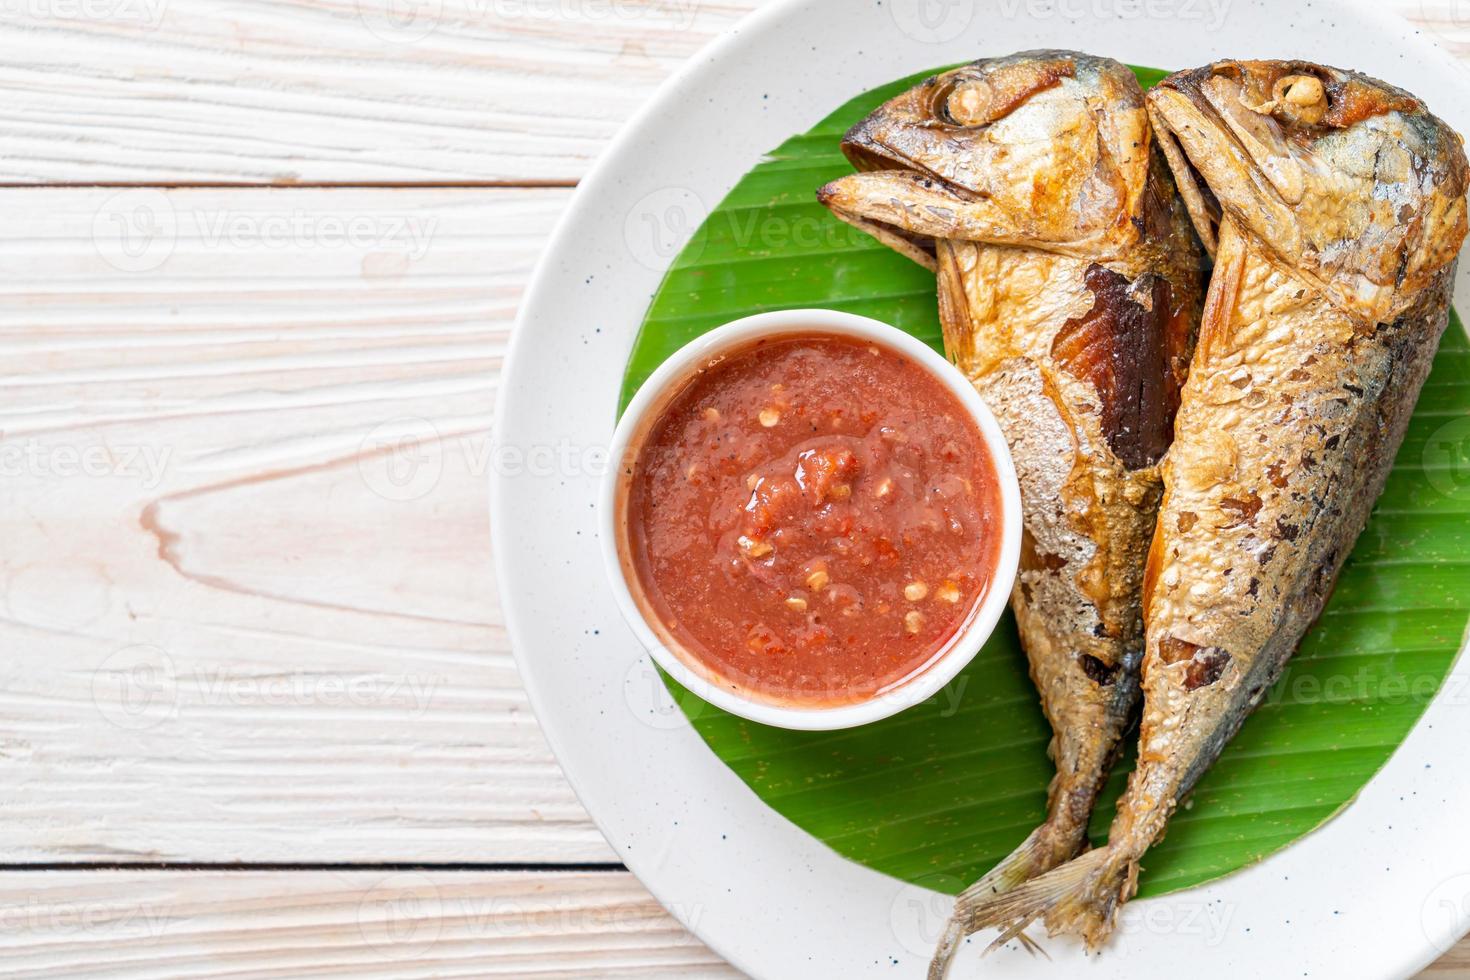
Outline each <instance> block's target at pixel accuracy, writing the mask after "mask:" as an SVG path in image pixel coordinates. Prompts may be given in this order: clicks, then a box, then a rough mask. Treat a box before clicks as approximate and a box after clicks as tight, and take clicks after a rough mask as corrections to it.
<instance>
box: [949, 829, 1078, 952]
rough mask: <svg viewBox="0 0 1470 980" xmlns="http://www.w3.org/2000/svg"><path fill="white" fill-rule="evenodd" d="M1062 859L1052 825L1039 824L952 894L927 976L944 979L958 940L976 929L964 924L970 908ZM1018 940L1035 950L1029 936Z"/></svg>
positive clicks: (1016, 885)
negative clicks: (950, 911) (951, 904)
mask: <svg viewBox="0 0 1470 980" xmlns="http://www.w3.org/2000/svg"><path fill="white" fill-rule="evenodd" d="M1065 859H1066V855H1065V854H1063V855H1062V856H1061V857H1060V858H1058V857H1057V856H1056V843H1055V834H1054V828H1053V827H1052V826H1051V825H1050V824H1042V825H1041V826H1039V827H1037V828H1036V829H1035V830H1033V831H1031V834H1030V836H1028V837H1027V838H1026V839H1025V840H1024V841H1022V842H1021V844H1020V846H1019V847H1017V848H1016V849H1015V850H1014V851H1012V852H1011V853H1010V854H1008V855H1006V856H1005V857H1004V858H1002V859H1001V860H1000V862H999V863H998V864H996V866H995V867H993V868H991V869H990V870H989V871H988V872H986V873H985V875H984V877H982V878H980V879H979V880H978V881H976V882H975V883H974V884H972V885H971V886H970V887H968V888H966V889H965V890H964V891H963V892H961V893H960V894H959V896H958V897H956V898H955V910H954V914H953V915H952V916H951V917H950V920H949V924H948V925H947V926H946V927H945V930H944V935H943V936H942V937H941V938H940V940H939V947H938V949H937V950H936V951H935V953H934V959H933V961H932V962H931V963H930V964H929V980H944V975H945V973H946V972H947V971H948V970H949V963H950V960H952V959H953V958H954V955H955V952H956V951H957V950H958V949H959V946H960V944H961V943H962V942H964V940H965V937H966V936H968V935H970V933H972V932H974V931H975V930H974V929H971V928H967V926H968V924H969V920H970V915H971V910H973V909H975V908H977V907H979V906H981V905H983V904H984V903H985V902H986V901H987V900H989V899H994V898H995V897H996V896H998V895H1003V894H1005V893H1006V892H1009V891H1011V890H1012V889H1015V888H1017V887H1019V886H1020V885H1022V884H1024V883H1025V882H1026V881H1028V880H1030V879H1031V878H1034V877H1035V876H1036V875H1038V874H1041V873H1042V872H1044V871H1047V870H1049V869H1051V868H1052V867H1054V866H1055V865H1056V863H1057V861H1058V860H1065ZM1021 941H1022V945H1024V946H1026V948H1027V949H1028V950H1030V951H1032V952H1037V951H1038V948H1037V947H1036V946H1035V945H1034V944H1033V943H1031V941H1030V938H1029V937H1021Z"/></svg>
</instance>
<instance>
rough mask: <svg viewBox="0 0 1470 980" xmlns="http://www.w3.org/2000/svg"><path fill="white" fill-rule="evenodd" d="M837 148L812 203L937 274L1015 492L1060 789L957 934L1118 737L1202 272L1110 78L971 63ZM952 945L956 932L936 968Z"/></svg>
mask: <svg viewBox="0 0 1470 980" xmlns="http://www.w3.org/2000/svg"><path fill="white" fill-rule="evenodd" d="M842 146H843V150H844V152H845V153H846V154H847V156H848V158H849V159H850V160H851V161H852V163H853V164H854V165H855V166H856V167H857V168H858V170H859V171H861V172H860V173H857V174H854V175H852V176H848V177H844V178H842V179H840V180H837V181H834V182H832V183H831V184H828V185H827V186H826V187H823V188H822V189H821V190H820V191H819V192H818V197H819V199H820V200H821V201H822V203H823V204H825V205H826V206H827V207H828V208H830V209H831V210H832V211H833V212H834V213H835V214H836V215H837V216H838V217H840V218H842V219H843V220H845V221H847V222H849V223H851V224H853V225H855V226H857V227H859V228H862V229H864V230H866V231H868V232H869V233H871V234H872V235H874V236H875V237H877V238H878V239H880V240H881V241H883V242H885V243H887V244H888V245H890V246H892V247H893V248H895V249H897V250H898V251H900V252H902V253H903V254H905V255H907V256H909V257H910V258H912V259H913V260H914V261H916V262H919V263H920V264H922V265H924V266H926V267H928V268H930V269H933V270H935V271H936V273H937V275H938V286H939V306H940V317H941V321H942V323H943V328H944V344H945V349H946V352H947V353H948V355H949V358H950V359H951V360H952V361H954V363H955V364H956V365H958V366H959V367H960V369H961V370H963V371H964V372H965V374H966V375H967V376H968V377H969V378H970V379H971V380H972V381H973V382H974V384H975V386H976V387H977V388H978V389H979V391H980V393H981V394H982V395H983V396H984V397H985V399H986V401H987V403H988V404H989V406H990V408H991V410H992V411H993V412H994V413H995V415H996V417H997V419H998V421H999V422H1000V426H1001V428H1002V429H1003V430H1004V432H1005V435H1006V439H1007V441H1008V442H1009V444H1010V449H1011V453H1012V456H1013V457H1014V459H1015V464H1016V470H1017V473H1018V475H1019V477H1020V483H1021V499H1022V506H1023V512H1024V518H1025V534H1024V542H1025V543H1024V546H1023V549H1022V560H1021V569H1020V574H1019V577H1018V578H1017V583H1016V586H1015V590H1014V593H1013V595H1012V601H1011V604H1012V607H1013V609H1014V610H1015V614H1016V619H1017V623H1018V625H1019V627H1020V635H1021V642H1022V645H1023V646H1024V647H1025V650H1026V653H1027V656H1028V659H1029V661H1030V666H1031V676H1032V679H1033V680H1034V681H1035V683H1036V687H1037V689H1038V690H1039V691H1040V694H1041V701H1042V706H1043V708H1044V709H1045V712H1046V715H1047V718H1048V719H1049V721H1050V722H1051V726H1052V729H1053V732H1054V737H1053V739H1052V743H1051V747H1050V753H1051V757H1052V759H1053V761H1054V762H1055V764H1056V770H1057V773H1056V777H1055V779H1054V780H1053V781H1052V783H1051V787H1050V791H1049V797H1048V805H1047V816H1046V820H1045V822H1044V823H1043V824H1042V825H1041V826H1040V827H1038V828H1037V829H1036V830H1035V831H1034V832H1033V833H1032V834H1031V835H1030V836H1029V837H1028V838H1027V839H1026V841H1025V842H1024V843H1023V844H1022V845H1021V846H1020V847H1019V848H1018V849H1017V850H1016V851H1015V852H1014V853H1013V854H1011V855H1010V856H1009V857H1007V858H1006V859H1004V860H1003V861H1002V862H1001V863H1000V864H999V865H998V866H997V867H996V868H995V869H994V870H992V871H991V872H990V873H989V874H987V875H986V876H985V877H984V878H982V879H981V880H980V881H979V882H977V883H976V884H975V885H973V886H971V887H970V888H969V889H968V890H967V891H966V892H965V893H964V894H963V895H962V896H961V897H960V900H959V908H960V910H961V912H962V913H963V911H964V910H965V909H967V908H969V907H970V906H972V905H973V904H974V903H975V902H977V901H979V900H980V899H981V898H983V897H988V896H993V895H994V894H996V893H998V892H1002V891H1005V890H1006V889H1009V888H1013V887H1015V886H1016V885H1018V884H1019V883H1021V882H1022V881H1025V880H1027V879H1028V878H1031V877H1032V876H1034V875H1037V874H1041V873H1042V872H1044V871H1047V870H1048V869H1050V868H1053V867H1055V866H1056V865H1058V864H1061V863H1063V862H1065V861H1067V860H1069V859H1071V858H1072V857H1074V856H1075V855H1076V854H1078V853H1079V852H1080V851H1081V850H1082V849H1083V847H1084V846H1085V843H1086V829H1087V822H1088V818H1089V816H1090V814H1091V813H1092V809H1093V805H1094V803H1095V802H1096V800H1097V796H1098V792H1099V791H1100V790H1101V788H1102V786H1103V784H1104V782H1105V781H1106V779H1107V775H1108V771H1109V769H1110V768H1111V766H1112V763H1113V760H1114V758H1115V756H1116V754H1117V750H1118V746H1119V743H1120V741H1121V739H1122V737H1123V734H1124V731H1125V730H1126V728H1127V727H1128V725H1129V724H1130V722H1131V716H1132V715H1133V713H1134V708H1135V706H1136V703H1137V698H1138V664H1139V660H1140V658H1141V656H1142V651H1143V635H1142V621H1141V616H1140V589H1141V586H1142V580H1143V567H1144V560H1145V556H1146V553H1147V549H1148V543H1149V540H1150V538H1151V536H1152V534H1153V529H1154V516H1155V511H1156V509H1157V507H1158V502H1159V498H1160V492H1161V491H1160V479H1159V470H1158V463H1159V459H1160V457H1161V456H1162V455H1163V453H1164V451H1165V449H1166V448H1167V447H1168V445H1169V440H1170V434H1171V431H1172V425H1173V419H1174V412H1175V408H1176V407H1177V405H1178V397H1179V395H1178V393H1179V388H1180V385H1181V384H1182V382H1183V380H1184V374H1185V371H1186V368H1187V365H1188V360H1189V356H1190V351H1191V347H1192V344H1193V341H1194V334H1195V332H1196V328H1197V324H1198V321H1199V315H1200V307H1201V299H1202V292H1203V287H1202V269H1203V263H1204V260H1203V256H1202V254H1201V252H1200V247H1199V243H1198V241H1197V239H1196V237H1195V234H1194V232H1193V230H1192V229H1191V227H1190V222H1189V216H1188V213H1187V211H1186V209H1185V207H1184V205H1183V202H1182V201H1181V200H1180V199H1179V197H1178V195H1177V194H1176V192H1175V188H1174V184H1173V181H1172V179H1171V177H1170V175H1169V168H1168V166H1167V165H1166V163H1165V162H1164V159H1163V157H1162V155H1161V154H1160V153H1159V152H1158V150H1157V149H1156V148H1155V147H1154V145H1153V140H1152V136H1151V133H1150V129H1149V124H1148V118H1147V113H1146V110H1145V106H1144V100H1143V92H1142V90H1141V89H1140V88H1139V85H1138V82H1137V80H1136V79H1135V78H1134V76H1133V74H1132V73H1131V72H1130V71H1129V70H1128V69H1127V68H1125V67H1124V66H1123V65H1120V64H1118V63H1117V62H1115V61H1111V60H1108V59H1104V58H1096V57H1092V56H1090V55H1085V54H1079V53H1075V52H1066V51H1035V52H1028V53H1023V54H1017V55H1012V56H1010V57H1004V58H994V59H986V60H981V61H976V62H974V63H973V64H970V65H967V66H965V67H963V68H959V69H956V70H953V71H950V72H947V73H945V74H942V75H939V76H937V77H934V78H931V79H929V80H927V81H925V82H924V83H923V84H921V85H919V86H917V87H916V88H914V89H912V90H910V91H909V92H906V93H905V94H903V95H901V96H899V97H897V98H895V99H893V100H892V101H891V102H889V103H887V104H886V105H884V106H882V107H881V108H879V109H878V110H877V111H876V112H874V113H873V114H872V115H871V116H869V117H868V118H867V119H865V120H863V121H862V122H861V123H859V124H858V125H857V126H856V127H855V128H854V129H853V130H852V131H851V132H849V133H848V134H847V136H846V138H845V139H844V141H843V144H842ZM967 931H968V923H967V920H966V918H965V916H964V915H963V914H961V916H960V917H959V918H957V919H956V921H955V923H954V924H953V927H952V928H951V930H950V934H949V936H948V937H947V939H946V949H950V948H952V947H953V945H954V944H955V943H956V942H957V941H958V940H959V939H962V938H963V935H964V934H965V933H966V932H967ZM946 955H947V954H946ZM940 969H941V970H942V967H941V968H940Z"/></svg>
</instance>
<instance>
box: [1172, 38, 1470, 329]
mask: <svg viewBox="0 0 1470 980" xmlns="http://www.w3.org/2000/svg"><path fill="white" fill-rule="evenodd" d="M1148 106H1149V111H1150V115H1151V117H1152V119H1153V123H1154V128H1155V131H1156V132H1157V134H1158V138H1159V142H1160V145H1161V146H1162V148H1163V151H1164V154H1165V156H1166V158H1167V159H1168V160H1169V163H1170V166H1171V169H1173V171H1174V177H1175V181H1176V183H1177V184H1178V185H1179V189H1180V192H1181V194H1182V195H1183V196H1184V199H1185V201H1186V203H1187V205H1188V206H1189V209H1190V213H1191V217H1193V219H1194V222H1195V226H1196V229H1197V230H1198V231H1199V234H1200V237H1201V239H1203V240H1204V242H1205V245H1206V247H1207V248H1209V249H1210V250H1211V251H1212V252H1213V250H1214V247H1215V242H1216V233H1217V229H1218V225H1219V222H1220V221H1221V220H1222V218H1223V217H1224V216H1225V215H1229V217H1230V219H1231V220H1232V221H1234V222H1236V223H1237V225H1239V226H1240V227H1243V228H1244V229H1247V230H1248V231H1249V232H1250V233H1252V234H1254V235H1255V236H1256V237H1258V238H1260V239H1261V240H1262V241H1263V242H1264V243H1265V244H1266V246H1267V247H1268V248H1269V249H1270V250H1271V251H1272V252H1273V253H1274V254H1275V255H1276V256H1277V257H1278V258H1280V259H1281V260H1282V261H1283V262H1284V263H1285V264H1286V265H1288V266H1289V267H1291V268H1293V269H1295V270H1297V271H1298V272H1300V273H1301V275H1302V276H1303V277H1304V278H1306V279H1307V280H1308V281H1309V282H1311V283H1312V284H1314V285H1316V286H1317V287H1319V288H1320V289H1321V290H1322V291H1323V292H1324V293H1325V294H1326V295H1327V296H1328V298H1329V299H1330V300H1331V301H1332V302H1333V303H1334V304H1335V305H1337V306H1338V307H1340V308H1341V309H1343V310H1344V311H1345V312H1347V313H1349V314H1350V315H1352V316H1354V317H1355V318H1356V319H1358V320H1360V321H1362V322H1364V323H1381V322H1385V321H1388V320H1391V319H1393V318H1395V317H1396V316H1397V315H1398V314H1400V313H1401V312H1402V311H1403V310H1404V309H1406V308H1407V307H1408V306H1409V305H1411V304H1412V302H1413V301H1414V298H1415V297H1416V296H1418V295H1419V294H1420V292H1421V291H1422V289H1423V288H1424V287H1425V286H1427V285H1428V284H1429V283H1430V282H1432V281H1433V279H1434V277H1436V276H1438V275H1440V274H1442V273H1443V271H1444V270H1445V269H1446V268H1447V267H1449V266H1450V264H1451V263H1452V262H1453V260H1454V258H1455V256H1456V255H1457V254H1458V253H1459V249H1460V245H1461V243H1462V242H1463V241H1464V239H1465V234H1466V210H1465V191H1466V185H1467V168H1466V161H1465V151H1464V147H1463V143H1462V140H1461V139H1460V136H1459V135H1458V134H1457V133H1455V132H1454V131H1453V130H1452V129H1450V128H1449V127H1448V126H1446V125H1445V124H1444V123H1443V122H1441V121H1440V120H1438V119H1436V118H1435V117H1434V116H1432V115H1431V114H1430V113H1429V111H1428V109H1426V108H1425V106H1424V103H1422V102H1421V101H1419V100H1418V99H1416V98H1415V97H1413V96H1412V95H1409V94H1408V93H1407V92H1404V91H1402V90H1400V89H1397V88H1394V87H1393V86H1391V85H1388V84H1386V83H1384V82H1380V81H1378V80H1376V79H1373V78H1369V77H1367V76H1365V75H1360V74H1357V73H1355V72H1349V71H1343V70H1340V69H1337V68H1329V67H1326V66H1323V65H1317V64H1313V63H1311V62H1305V61H1221V62H1216V63H1215V64H1212V65H1207V66H1206V67H1204V68H1199V69H1194V70H1191V71H1185V72H1179V73H1178V74H1175V75H1171V76H1170V77H1169V78H1167V79H1165V80H1164V81H1163V82H1161V83H1160V84H1159V85H1158V86H1157V87H1156V88H1155V89H1154V90H1153V91H1152V92H1150V93H1149V95H1148Z"/></svg>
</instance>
